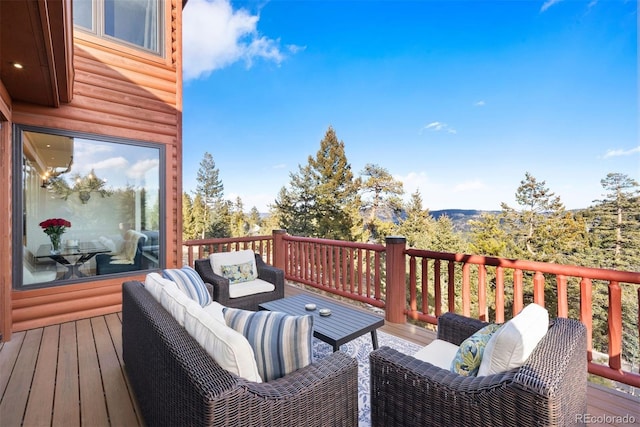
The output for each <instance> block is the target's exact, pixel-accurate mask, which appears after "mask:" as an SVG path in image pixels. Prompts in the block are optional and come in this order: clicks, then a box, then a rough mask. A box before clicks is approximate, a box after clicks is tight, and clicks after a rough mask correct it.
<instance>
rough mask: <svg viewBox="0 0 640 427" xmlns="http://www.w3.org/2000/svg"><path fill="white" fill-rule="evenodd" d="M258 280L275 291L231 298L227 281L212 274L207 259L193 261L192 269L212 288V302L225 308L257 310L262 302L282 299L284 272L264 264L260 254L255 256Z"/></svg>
mask: <svg viewBox="0 0 640 427" xmlns="http://www.w3.org/2000/svg"><path fill="white" fill-rule="evenodd" d="M255 260H256V267H257V269H258V279H261V280H264V281H267V282H269V283H272V284H273V285H274V286H275V289H274V290H273V291H271V292H262V293H257V294H253V295H246V296H242V297H239V298H231V296H230V295H229V279H225V278H224V277H222V276H219V275H217V274H215V273H214V272H213V267H212V266H211V262H210V260H209V258H204V259H198V260H195V263H194V267H195V270H196V271H197V272H198V274H199V275H200V277H201V278H202V280H203V281H204V282H205V283H210V284H211V285H212V286H213V294H212V296H213V300H214V301H218V302H219V303H220V304H222V305H224V306H226V307H234V308H241V309H244V310H252V311H257V310H259V307H258V306H259V305H260V304H262V303H263V302H268V301H273V300H276V299H281V298H284V272H283V271H282V270H281V269H279V268H276V267H273V266H270V265H268V264H266V263H265V262H264V261H263V260H262V257H261V256H260V254H255Z"/></svg>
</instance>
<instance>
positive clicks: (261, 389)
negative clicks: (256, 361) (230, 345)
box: [122, 281, 358, 427]
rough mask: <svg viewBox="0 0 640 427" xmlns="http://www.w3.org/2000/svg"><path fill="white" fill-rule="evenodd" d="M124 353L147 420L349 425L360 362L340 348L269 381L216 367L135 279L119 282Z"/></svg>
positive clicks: (159, 422)
mask: <svg viewBox="0 0 640 427" xmlns="http://www.w3.org/2000/svg"><path fill="white" fill-rule="evenodd" d="M122 293H123V298H122V352H123V359H124V362H125V367H126V372H127V376H128V378H129V381H130V383H131V385H132V387H133V391H134V393H135V396H136V398H137V400H138V403H139V406H140V409H141V411H142V414H143V416H144V420H145V423H146V425H149V426H156V425H164V426H234V427H237V426H247V427H249V426H296V425H304V426H317V427H323V426H346V427H349V426H353V425H356V424H357V416H358V403H357V395H358V386H357V377H358V368H357V363H356V361H355V359H352V358H350V357H348V356H346V355H344V354H343V353H341V352H336V353H333V354H331V355H330V356H328V357H325V358H323V359H321V360H319V361H316V362H314V363H313V364H311V365H308V366H306V367H304V368H302V369H299V370H297V371H295V372H292V373H290V374H288V375H286V376H284V377H282V378H279V379H277V380H274V381H270V382H267V383H254V382H250V381H247V380H244V379H242V378H240V377H238V376H236V375H234V374H231V373H229V372H228V371H226V370H224V369H222V368H221V367H220V366H219V365H218V364H217V363H216V362H214V361H213V359H212V358H211V357H210V356H209V355H208V354H207V353H206V352H205V350H204V349H203V348H202V347H201V346H200V345H198V343H197V342H196V341H195V340H194V339H193V338H192V337H191V336H190V335H189V334H188V333H187V332H186V330H185V329H184V328H183V327H181V326H180V325H179V324H178V323H177V322H176V320H175V319H174V318H173V317H172V316H171V314H170V313H169V312H167V311H166V310H165V309H164V308H163V307H162V305H160V304H159V303H158V302H157V301H156V300H155V299H154V298H153V296H152V295H151V294H150V293H149V292H148V291H147V290H146V289H145V288H144V286H143V284H142V283H140V282H133V281H132V282H125V283H124V284H123V290H122Z"/></svg>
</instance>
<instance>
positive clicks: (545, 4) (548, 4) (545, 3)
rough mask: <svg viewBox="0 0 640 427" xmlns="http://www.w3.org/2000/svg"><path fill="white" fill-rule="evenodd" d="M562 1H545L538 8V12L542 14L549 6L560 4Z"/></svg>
mask: <svg viewBox="0 0 640 427" xmlns="http://www.w3.org/2000/svg"><path fill="white" fill-rule="evenodd" d="M561 1H562V0H547V1H545V2H544V4H543V5H542V7H541V8H540V12H544V11H545V10H547V9H549V8H550V7H551V6H553V5H554V4H556V3H560V2H561Z"/></svg>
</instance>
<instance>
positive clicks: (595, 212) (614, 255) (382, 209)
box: [183, 127, 640, 366]
mask: <svg viewBox="0 0 640 427" xmlns="http://www.w3.org/2000/svg"><path fill="white" fill-rule="evenodd" d="M523 173H524V178H523V179H522V180H521V181H520V185H519V187H518V188H517V191H516V194H515V196H516V201H517V205H515V206H510V205H508V204H506V203H502V205H501V209H500V210H499V211H474V210H444V211H434V212H430V211H429V209H428V208H427V207H425V206H423V200H422V196H421V194H420V192H419V191H417V192H415V193H413V194H411V195H410V197H409V200H408V202H403V199H402V196H403V195H404V190H403V184H402V182H399V181H397V180H395V179H394V178H393V176H392V175H391V174H390V173H389V172H388V171H387V170H386V169H385V168H383V167H382V166H380V165H375V164H368V165H366V167H365V168H364V170H362V171H360V172H359V173H355V172H354V171H352V170H351V165H350V163H349V162H348V160H347V158H346V155H345V150H344V142H342V141H339V140H338V138H337V136H336V134H335V131H334V130H333V128H331V127H330V128H329V129H328V130H327V132H326V134H325V137H324V139H323V140H322V141H321V142H320V148H319V150H318V151H317V153H316V155H315V156H309V157H308V161H307V163H306V164H304V165H299V166H298V170H297V171H296V172H292V173H291V174H290V181H289V183H288V184H286V185H283V187H282V188H281V190H280V192H279V193H278V195H277V197H276V198H275V200H274V202H273V204H272V205H271V210H270V212H269V214H268V216H266V217H262V216H261V215H260V213H259V212H258V211H257V209H255V207H254V208H252V209H251V210H250V212H249V213H246V212H245V207H244V206H243V203H242V200H240V198H238V199H236V200H235V201H229V200H225V199H224V197H223V194H224V191H223V190H224V186H223V184H222V182H221V181H220V179H219V175H218V170H217V168H216V167H215V163H214V161H213V157H212V156H211V155H210V154H209V153H205V156H204V159H203V161H202V163H201V164H200V171H199V173H198V182H199V186H198V189H197V191H196V192H195V194H194V195H193V196H192V195H189V194H186V193H185V194H184V195H183V221H184V230H183V233H184V234H183V238H184V239H185V240H188V239H194V238H206V237H229V236H234V237H235V236H245V235H252V234H253V235H255V234H263V235H264V234H270V233H271V230H273V229H285V230H287V232H288V233H289V234H292V235H298V236H307V237H318V238H328V239H339V240H346V241H358V242H379V243H382V242H384V239H385V237H386V236H390V235H402V236H405V237H406V239H407V244H408V245H409V246H411V247H415V248H420V249H429V250H434V251H441V252H453V253H468V254H478V255H489V256H496V257H504V258H514V259H526V260H533V261H541V262H553V263H560V264H574V265H580V266H587V267H598V268H609V269H617V270H626V271H634V272H637V271H640V185H639V184H638V182H637V181H636V180H634V179H632V178H630V177H628V176H626V175H624V174H620V173H615V172H611V173H608V174H607V175H606V176H605V177H602V179H601V185H602V198H601V199H600V200H594V201H593V204H592V205H591V206H588V207H585V209H582V210H573V211H570V210H567V209H566V208H565V206H564V204H563V202H562V200H561V199H560V197H559V196H556V195H555V193H554V192H553V191H552V189H550V188H548V187H547V186H546V182H545V181H541V180H538V179H537V178H536V177H534V176H532V175H531V174H530V173H528V172H526V171H524V172H523ZM593 286H594V292H593V313H594V315H593V316H594V337H593V340H594V347H595V348H602V346H604V345H606V344H605V343H606V342H607V341H606V334H607V329H606V325H607V322H606V318H607V311H606V310H607V304H608V301H607V300H606V299H607V292H606V288H602V291H600V287H601V286H606V284H600V283H595V282H594V284H593ZM547 287H549V289H548V291H549V294H551V295H553V292H554V289H553V284H549V283H548V284H547ZM622 289H623V319H622V320H623V325H624V326H623V334H624V348H623V352H624V357H625V359H626V360H628V361H630V362H632V363H635V364H636V366H637V364H638V362H640V356H639V355H640V347H639V345H638V330H637V323H638V318H637V316H638V293H637V289H636V286H631V285H628V286H627V285H625V284H622ZM525 291H527V290H526V289H525ZM550 304H553V301H550ZM574 314H575V313H574Z"/></svg>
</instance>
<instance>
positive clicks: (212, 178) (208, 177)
mask: <svg viewBox="0 0 640 427" xmlns="http://www.w3.org/2000/svg"><path fill="white" fill-rule="evenodd" d="M196 181H197V183H198V184H197V186H196V194H197V195H200V198H201V199H202V201H203V203H204V205H205V207H206V208H205V209H203V210H202V212H201V214H202V215H203V218H201V219H199V220H198V221H197V222H198V223H199V224H200V225H201V226H202V228H201V229H199V233H200V237H201V238H203V239H204V238H205V237H211V236H207V231H208V230H211V229H219V228H220V224H215V225H214V224H212V221H213V217H215V216H218V217H219V216H221V215H223V212H218V213H217V214H216V213H215V212H214V211H215V210H216V209H222V208H223V203H222V196H223V194H224V186H223V185H222V181H221V180H220V171H219V170H218V169H217V168H216V163H215V162H214V160H213V156H212V155H211V154H209V153H208V152H205V153H204V156H203V157H202V160H201V161H200V168H199V169H198V174H197V175H196ZM221 237H222V236H221Z"/></svg>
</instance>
